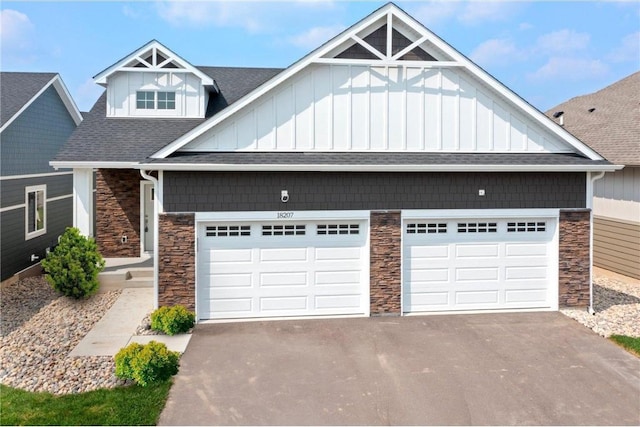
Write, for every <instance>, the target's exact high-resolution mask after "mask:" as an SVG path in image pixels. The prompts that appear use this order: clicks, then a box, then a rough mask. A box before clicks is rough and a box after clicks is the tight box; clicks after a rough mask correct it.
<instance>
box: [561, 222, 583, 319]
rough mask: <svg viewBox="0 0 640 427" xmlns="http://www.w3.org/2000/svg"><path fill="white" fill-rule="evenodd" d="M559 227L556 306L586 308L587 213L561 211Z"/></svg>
mask: <svg viewBox="0 0 640 427" xmlns="http://www.w3.org/2000/svg"><path fill="white" fill-rule="evenodd" d="M559 226H560V230H559V246H560V247H559V250H558V256H559V257H558V258H559V264H560V265H559V268H560V270H559V274H558V281H559V283H558V289H559V305H560V307H585V306H588V305H589V279H590V274H589V272H590V265H589V264H590V259H589V232H590V228H589V227H590V211H589V210H577V211H560V225H559Z"/></svg>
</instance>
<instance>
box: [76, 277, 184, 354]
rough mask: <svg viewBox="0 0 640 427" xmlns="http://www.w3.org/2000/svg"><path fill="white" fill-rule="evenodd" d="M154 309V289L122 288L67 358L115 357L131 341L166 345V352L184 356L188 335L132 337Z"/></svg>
mask: <svg viewBox="0 0 640 427" xmlns="http://www.w3.org/2000/svg"><path fill="white" fill-rule="evenodd" d="M152 310H153V288H125V289H123V290H122V294H120V296H119V297H118V299H117V300H116V302H115V303H114V304H113V305H112V306H111V308H110V309H109V310H108V311H107V312H106V313H105V315H104V316H103V317H102V319H100V321H99V322H98V323H96V324H95V325H94V326H93V328H92V329H91V331H89V333H88V334H87V335H86V336H85V337H84V338H83V339H82V341H80V343H78V345H77V346H76V348H74V349H73V351H71V353H70V356H114V355H115V354H116V353H117V352H118V351H119V350H120V349H121V348H122V347H126V346H127V345H129V344H130V343H132V342H137V343H141V344H146V343H148V342H149V341H151V340H154V341H158V342H162V343H165V344H166V345H167V347H168V348H169V350H173V351H179V352H181V353H184V351H185V349H186V348H187V344H189V340H190V339H191V335H190V334H180V335H175V336H168V335H134V334H135V332H136V328H137V327H138V325H140V322H141V321H142V319H144V317H145V316H146V315H147V313H149V312H151V311H152Z"/></svg>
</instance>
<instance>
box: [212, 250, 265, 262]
mask: <svg viewBox="0 0 640 427" xmlns="http://www.w3.org/2000/svg"><path fill="white" fill-rule="evenodd" d="M206 253H208V256H207V257H206V258H205V259H204V260H202V261H204V262H206V261H207V260H208V261H209V262H211V263H214V264H216V263H230V262H253V252H252V251H251V249H220V250H217V249H212V250H209V251H206Z"/></svg>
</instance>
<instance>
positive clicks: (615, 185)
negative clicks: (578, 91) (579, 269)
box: [547, 71, 640, 279]
mask: <svg viewBox="0 0 640 427" xmlns="http://www.w3.org/2000/svg"><path fill="white" fill-rule="evenodd" d="M560 113H562V114H560ZM554 114H555V115H557V116H558V117H557V119H558V120H560V119H561V120H562V123H563V126H564V128H565V129H567V130H568V131H569V132H571V133H572V134H574V135H575V136H576V137H578V138H580V140H581V141H582V142H584V143H585V144H587V145H589V146H590V147H591V148H593V149H594V150H596V151H597V152H598V153H599V154H601V155H602V156H604V157H605V158H606V159H607V160H609V161H610V162H612V163H615V164H617V165H624V169H622V170H619V171H616V172H614V173H607V174H605V175H604V177H603V178H602V179H599V180H597V181H596V182H595V186H594V194H593V195H594V200H593V215H594V220H593V226H594V236H593V251H594V256H593V263H594V265H596V266H598V267H602V268H605V269H607V270H611V271H615V272H617V273H620V274H624V275H626V276H630V277H635V278H636V279H640V71H638V72H636V73H633V74H631V75H630V76H628V77H625V78H624V79H622V80H620V81H618V82H616V83H613V84H612V85H610V86H607V87H605V88H604V89H602V90H599V91H597V92H594V93H592V94H589V95H583V96H578V97H575V98H572V99H570V100H569V101H567V102H564V103H562V104H560V105H558V106H557V107H554V108H552V109H551V110H549V111H548V112H547V115H549V116H550V117H553V115H554Z"/></svg>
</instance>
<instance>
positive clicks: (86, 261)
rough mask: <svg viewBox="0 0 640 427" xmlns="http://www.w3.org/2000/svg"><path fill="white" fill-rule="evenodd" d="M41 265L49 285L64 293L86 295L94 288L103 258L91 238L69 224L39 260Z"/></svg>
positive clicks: (71, 295) (82, 296) (67, 294)
mask: <svg viewBox="0 0 640 427" xmlns="http://www.w3.org/2000/svg"><path fill="white" fill-rule="evenodd" d="M42 268H44V271H45V273H46V277H47V281H48V282H49V284H51V286H52V287H53V289H55V290H57V291H59V292H62V293H63V294H64V295H66V296H68V297H73V298H76V299H80V298H88V297H89V296H91V295H93V294H95V293H96V292H97V291H98V287H99V286H100V284H99V282H98V273H100V272H101V271H102V269H104V259H102V255H100V252H98V246H97V245H96V242H95V241H94V240H93V239H91V238H87V237H85V236H83V235H82V234H80V230H78V229H77V228H73V227H69V228H67V229H66V230H65V232H64V234H63V235H62V236H61V238H60V243H59V244H58V246H56V247H55V249H54V250H53V251H51V252H49V253H48V254H47V257H46V258H45V259H44V260H42Z"/></svg>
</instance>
